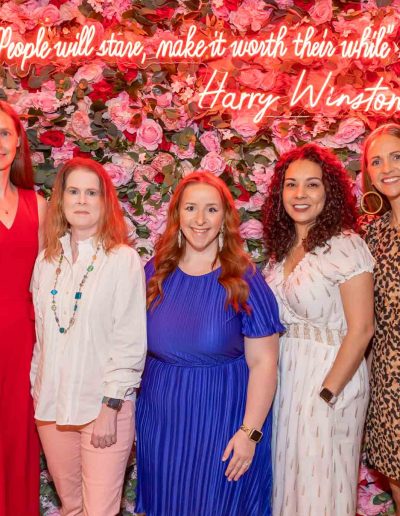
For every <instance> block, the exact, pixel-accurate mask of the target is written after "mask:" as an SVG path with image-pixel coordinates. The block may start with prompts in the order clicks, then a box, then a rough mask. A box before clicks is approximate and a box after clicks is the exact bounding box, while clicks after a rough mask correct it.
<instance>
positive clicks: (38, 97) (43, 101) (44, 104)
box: [31, 91, 60, 113]
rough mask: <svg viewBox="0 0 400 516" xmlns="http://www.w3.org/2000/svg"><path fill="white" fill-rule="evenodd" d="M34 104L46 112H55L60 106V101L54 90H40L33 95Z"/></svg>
mask: <svg viewBox="0 0 400 516" xmlns="http://www.w3.org/2000/svg"><path fill="white" fill-rule="evenodd" d="M31 99H32V104H33V105H34V106H35V108H37V109H41V110H42V111H43V112H44V113H54V112H55V111H57V109H58V108H59V107H60V101H59V100H58V99H57V98H56V97H55V95H54V93H53V92H48V91H39V92H37V93H33V94H32V95H31Z"/></svg>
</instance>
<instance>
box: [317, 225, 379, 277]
mask: <svg viewBox="0 0 400 516" xmlns="http://www.w3.org/2000/svg"><path fill="white" fill-rule="evenodd" d="M374 263H375V261H374V259H373V257H372V255H371V253H370V251H369V249H368V246H367V244H366V243H365V242H364V240H363V239H362V238H361V237H360V236H359V235H357V234H356V233H353V232H347V233H342V234H341V235H338V236H335V237H333V238H332V239H331V240H330V242H329V248H328V249H327V250H324V251H322V252H320V253H319V256H318V266H319V268H320V270H321V273H322V274H323V276H324V277H325V278H326V279H328V280H329V281H330V282H331V283H332V284H334V285H335V284H340V283H344V282H345V281H347V280H349V279H351V278H352V277H353V276H357V275H358V274H361V273H363V272H371V273H372V272H373V270H374Z"/></svg>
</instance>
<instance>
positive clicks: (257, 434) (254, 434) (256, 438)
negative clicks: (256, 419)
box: [250, 430, 263, 443]
mask: <svg viewBox="0 0 400 516" xmlns="http://www.w3.org/2000/svg"><path fill="white" fill-rule="evenodd" d="M262 436H263V434H262V432H259V431H258V430H253V431H252V432H251V435H250V439H251V440H252V441H254V442H256V443H258V442H259V441H261V437H262Z"/></svg>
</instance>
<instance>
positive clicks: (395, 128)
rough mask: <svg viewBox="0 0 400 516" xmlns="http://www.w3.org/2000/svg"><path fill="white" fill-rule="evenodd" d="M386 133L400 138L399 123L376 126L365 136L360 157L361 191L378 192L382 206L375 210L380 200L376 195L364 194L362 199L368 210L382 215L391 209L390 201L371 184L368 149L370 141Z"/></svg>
mask: <svg viewBox="0 0 400 516" xmlns="http://www.w3.org/2000/svg"><path fill="white" fill-rule="evenodd" d="M385 134H388V135H390V136H394V137H395V138H398V139H399V140H400V125H399V124H385V125H381V126H380V127H378V128H376V129H375V130H374V131H372V133H371V134H370V135H369V136H367V138H366V139H365V141H364V145H363V153H362V157H361V173H362V185H363V193H364V194H366V193H368V192H375V193H377V194H379V195H380V196H381V198H382V201H383V203H382V208H381V209H380V210H379V211H377V210H378V209H379V207H380V204H381V203H380V201H379V199H378V197H377V196H376V195H366V196H365V199H364V204H365V205H366V206H367V208H368V211H371V212H376V213H379V214H380V215H383V214H384V213H386V212H387V211H389V210H390V209H391V207H390V202H389V200H388V198H387V197H386V195H384V194H382V193H381V192H378V190H377V189H376V188H375V186H374V185H373V184H372V181H371V177H370V175H369V174H368V151H369V148H370V147H371V145H372V143H373V142H374V141H375V140H376V139H377V138H379V137H380V136H383V135H385Z"/></svg>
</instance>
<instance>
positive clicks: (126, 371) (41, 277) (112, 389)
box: [31, 234, 146, 425]
mask: <svg viewBox="0 0 400 516" xmlns="http://www.w3.org/2000/svg"><path fill="white" fill-rule="evenodd" d="M60 241H61V245H62V247H63V249H64V259H63V262H62V264H61V273H60V275H59V277H58V282H57V287H56V289H57V291H58V293H57V294H56V296H55V299H56V308H57V309H56V314H57V316H58V318H59V320H60V324H61V326H63V327H65V328H67V327H68V324H69V320H70V318H71V316H72V313H73V308H74V304H75V292H77V291H78V290H79V284H80V282H81V281H82V278H83V276H84V275H85V273H86V271H87V267H88V266H89V265H90V264H91V262H92V257H93V255H94V254H95V252H96V247H97V245H96V242H95V241H94V239H93V238H90V239H88V240H85V241H82V242H78V249H79V255H78V258H77V260H76V262H75V263H72V251H71V245H70V235H69V234H66V235H64V236H63V237H62V238H61V239H60ZM58 263H59V261H58V259H57V260H55V261H52V262H48V261H47V260H45V259H44V253H43V252H42V253H41V254H40V255H39V256H38V258H37V260H36V264H35V269H34V274H33V300H34V306H35V315H36V344H35V348H34V353H33V360H32V367H31V382H32V392H33V397H34V401H35V406H36V411H35V417H36V419H38V420H41V421H56V423H57V424H58V425H83V424H86V423H89V422H90V421H93V420H94V419H96V417H97V416H98V414H99V412H100V409H101V403H102V398H103V396H109V397H110V398H118V399H125V398H129V397H131V396H132V393H133V392H134V389H135V388H136V387H138V386H139V385H140V380H141V374H142V371H143V367H144V361H145V353H146V294H145V279H144V272H143V267H142V264H141V262H140V259H139V256H138V254H137V252H136V251H135V250H134V249H132V248H130V247H128V246H121V247H119V248H117V249H115V250H113V251H111V252H109V253H108V254H106V253H105V252H104V250H103V248H100V250H99V252H98V254H97V259H96V260H95V262H94V269H93V270H92V271H91V272H89V274H88V277H87V280H86V282H85V284H84V286H83V288H82V297H81V299H80V300H79V301H78V309H77V313H76V319H75V323H74V324H73V325H72V326H71V328H70V329H69V330H68V331H67V333H60V331H59V328H58V325H57V323H56V320H55V317H54V315H55V314H54V311H53V310H52V308H51V304H52V294H51V290H52V289H53V288H54V282H55V278H56V269H57V267H58Z"/></svg>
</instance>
